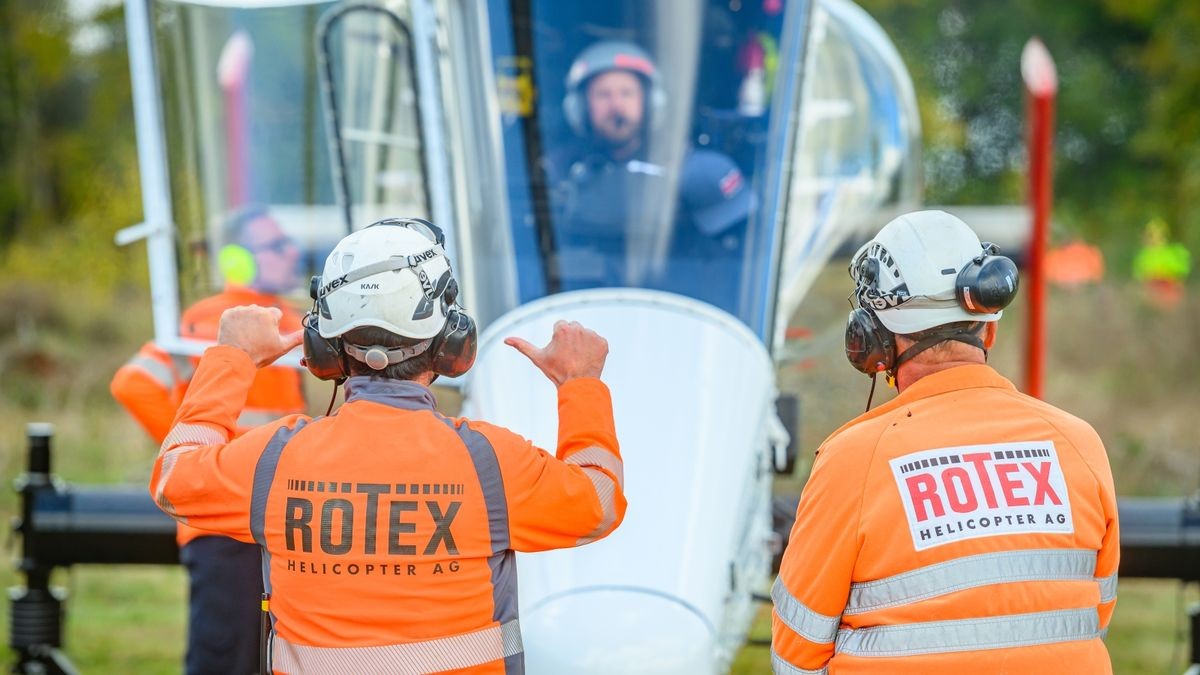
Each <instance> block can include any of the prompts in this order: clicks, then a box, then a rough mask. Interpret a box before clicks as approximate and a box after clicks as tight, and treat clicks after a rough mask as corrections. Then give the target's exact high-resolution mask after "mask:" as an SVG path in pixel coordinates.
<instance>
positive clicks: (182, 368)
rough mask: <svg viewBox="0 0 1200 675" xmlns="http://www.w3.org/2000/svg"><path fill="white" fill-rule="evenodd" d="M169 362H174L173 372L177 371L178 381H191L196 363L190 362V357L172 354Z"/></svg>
mask: <svg viewBox="0 0 1200 675" xmlns="http://www.w3.org/2000/svg"><path fill="white" fill-rule="evenodd" d="M171 363H173V364H175V372H177V373H179V379H180V381H182V382H191V381H192V375H195V374H196V364H194V363H192V357H190V356H183V355H181V354H172V355H171Z"/></svg>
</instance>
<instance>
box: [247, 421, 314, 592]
mask: <svg viewBox="0 0 1200 675" xmlns="http://www.w3.org/2000/svg"><path fill="white" fill-rule="evenodd" d="M306 424H308V420H304V419H301V420H297V422H296V426H295V427H292V428H288V427H279V429H277V430H276V431H275V433H274V435H272V436H271V440H269V441H267V445H266V447H264V448H263V451H262V452H261V453H260V454H259V455H258V462H256V463H255V464H254V482H253V483H251V486H252V487H251V490H250V534H251V535H252V536H253V537H254V541H255V543H257V544H258V546H259V548H261V549H262V574H263V589H264V590H265V591H266V592H268V593H270V592H271V551H270V550H269V549H268V548H267V534H266V523H267V497H268V496H270V494H271V485H272V484H274V482H275V471H276V469H278V468H279V457H280V455H282V454H283V449H284V448H285V447H287V444H288V441H290V440H292V439H293V438H295V436H296V434H297V433H299V432H300V430H301V429H303V428H304V426H305V425H306Z"/></svg>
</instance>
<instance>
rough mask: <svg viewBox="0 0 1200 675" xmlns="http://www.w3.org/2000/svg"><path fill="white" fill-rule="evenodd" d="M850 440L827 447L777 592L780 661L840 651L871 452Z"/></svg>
mask: <svg viewBox="0 0 1200 675" xmlns="http://www.w3.org/2000/svg"><path fill="white" fill-rule="evenodd" d="M845 445H846V444H845V443H844V442H843V443H835V442H834V439H830V440H829V441H826V444H825V446H824V447H823V448H822V450H821V451H820V452H819V454H818V456H817V460H816V462H815V463H814V466H813V471H812V474H811V475H810V476H809V479H808V483H807V484H805V486H804V491H803V492H802V493H801V495H800V505H799V507H798V509H797V513H796V524H795V525H794V526H793V527H792V533H791V536H790V537H789V539H788V545H787V549H786V550H785V551H784V554H783V562H782V563H781V564H780V568H779V577H778V579H776V581H775V587H774V588H773V589H772V591H771V599H772V600H773V601H774V611H773V613H772V616H771V652H772V659H774V660H782V661H784V662H786V664H788V665H791V666H792V667H793V668H796V669H801V670H805V671H808V670H813V671H816V670H820V669H822V668H824V667H825V666H826V664H827V663H828V662H829V659H830V658H832V657H833V647H834V638H836V636H837V630H838V627H839V626H840V625H841V617H842V610H843V609H844V608H845V607H846V600H847V598H848V597H849V595H850V582H851V576H852V573H853V571H854V566H855V563H856V561H857V558H858V549H859V546H860V541H859V522H860V510H861V503H862V498H863V481H864V479H865V476H866V473H867V471H866V467H864V466H863V464H862V463H863V454H862V453H859V452H854V450H856V449H855V448H851V447H845ZM837 446H841V447H837ZM778 670H786V668H785V667H783V666H782V665H781V666H780V667H779V668H777V671H778Z"/></svg>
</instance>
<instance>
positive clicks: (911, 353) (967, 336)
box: [888, 330, 988, 387]
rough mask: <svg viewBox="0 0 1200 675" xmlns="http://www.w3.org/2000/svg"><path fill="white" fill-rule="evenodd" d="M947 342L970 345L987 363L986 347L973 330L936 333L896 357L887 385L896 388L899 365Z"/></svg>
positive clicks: (889, 372)
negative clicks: (979, 352)
mask: <svg viewBox="0 0 1200 675" xmlns="http://www.w3.org/2000/svg"><path fill="white" fill-rule="evenodd" d="M949 341H954V342H961V343H963V344H968V345H971V346H972V347H977V348H979V349H980V350H982V351H983V360H984V362H985V363H986V362H987V357H988V350H987V347H984V346H983V340H982V339H981V338H980V337H979V335H978V334H977V333H976V332H975V331H974V330H969V331H961V330H956V331H945V332H937V333H934V334H932V335H928V336H926V337H923V338H921V339H920V340H918V341H917V342H915V343H914V344H913V345H912V346H911V347H909V348H908V349H905V350H904V351H903V352H902V353H901V354H900V355H899V356H897V357H896V365H894V366H892V369H891V370H889V371H888V384H890V385H891V386H893V387H894V386H896V371H897V370H899V369H900V365H901V364H903V363H905V362H907V361H911V360H912V359H913V358H914V357H916V356H917V355H919V354H920V353H921V352H923V351H925V350H927V349H931V348H933V347H935V346H937V345H939V344H941V343H943V342H949Z"/></svg>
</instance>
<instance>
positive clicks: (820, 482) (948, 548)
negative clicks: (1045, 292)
mask: <svg viewBox="0 0 1200 675" xmlns="http://www.w3.org/2000/svg"><path fill="white" fill-rule="evenodd" d="M1119 554H1120V549H1119V545H1118V540H1117V503H1116V497H1115V494H1114V490H1113V479H1112V473H1111V471H1110V469H1109V465H1108V457H1107V456H1106V455H1105V452H1104V447H1103V445H1102V444H1101V442H1100V439H1099V437H1098V436H1097V435H1096V432H1095V431H1093V430H1092V428H1091V427H1090V426H1089V425H1088V424H1087V423H1086V422H1083V421H1082V420H1079V419H1077V418H1075V417H1073V416H1071V415H1069V414H1067V413H1065V412H1063V411H1061V410H1058V409H1057V408H1054V407H1053V406H1051V405H1048V404H1046V403H1043V402H1042V401H1039V400H1037V399H1034V398H1031V397H1029V396H1025V395H1024V394H1021V393H1019V392H1018V391H1017V390H1016V389H1015V388H1014V387H1013V385H1012V384H1011V383H1010V382H1009V381H1008V380H1006V379H1004V378H1003V377H1001V376H1000V375H999V374H998V373H996V372H995V371H994V370H992V369H991V368H989V367H987V366H984V365H969V366H960V367H956V368H950V369H948V370H944V371H940V372H937V373H934V374H932V375H928V376H925V377H923V378H921V379H920V380H918V381H917V382H915V383H913V384H912V385H910V386H909V387H908V388H906V389H905V390H904V391H903V392H901V393H900V395H899V396H897V397H896V398H895V399H893V400H891V401H889V402H887V403H885V404H883V405H881V406H879V407H878V408H876V409H874V410H872V411H870V412H868V413H866V414H864V415H862V416H860V417H858V418H857V419H855V420H853V421H852V422H850V423H848V424H846V425H845V426H843V427H842V428H841V429H838V430H837V431H835V432H834V433H833V434H832V435H831V436H830V437H829V438H828V439H827V440H826V441H825V443H824V444H822V446H821V448H820V449H819V450H818V454H817V458H816V461H815V463H814V466H813V471H812V475H811V477H810V478H809V480H808V484H807V485H806V486H805V488H804V492H803V493H802V495H801V499H800V507H799V509H798V512H797V517H796V524H795V527H794V528H793V529H792V534H791V539H790V541H789V544H788V548H787V550H786V552H785V554H784V557H783V563H782V566H781V568H780V572H779V578H778V580H777V581H776V583H775V588H774V589H773V591H772V598H773V600H774V602H775V611H774V615H773V628H772V637H773V640H772V661H773V666H774V668H775V672H777V673H793V674H794V673H825V672H829V673H1034V672H1037V673H1109V672H1112V666H1111V664H1110V661H1109V658H1108V652H1107V650H1106V649H1105V646H1104V643H1103V642H1102V641H1101V637H1102V635H1103V632H1104V631H1105V630H1106V628H1107V626H1108V622H1109V619H1110V618H1111V617H1112V611H1113V606H1114V604H1115V603H1116V588H1117V561H1118V557H1119Z"/></svg>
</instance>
